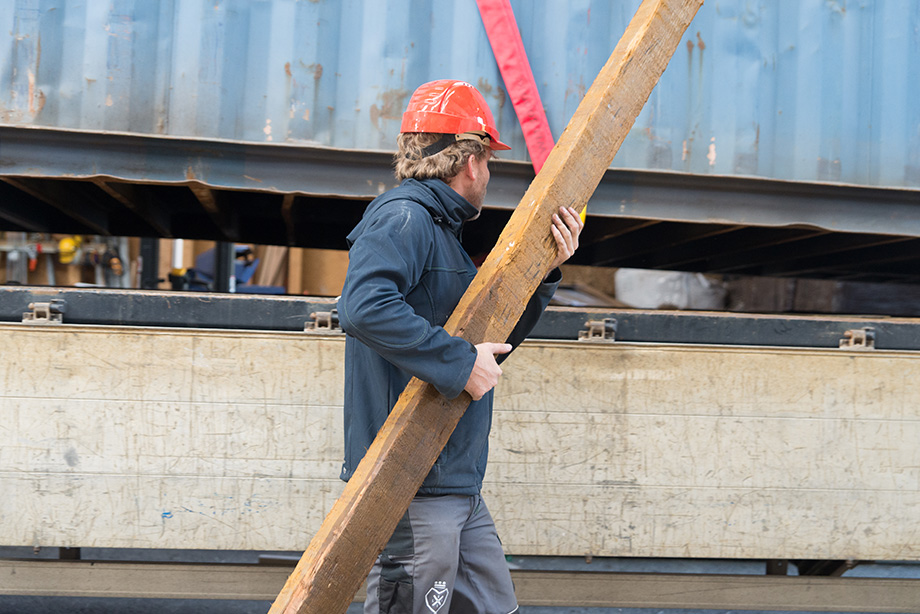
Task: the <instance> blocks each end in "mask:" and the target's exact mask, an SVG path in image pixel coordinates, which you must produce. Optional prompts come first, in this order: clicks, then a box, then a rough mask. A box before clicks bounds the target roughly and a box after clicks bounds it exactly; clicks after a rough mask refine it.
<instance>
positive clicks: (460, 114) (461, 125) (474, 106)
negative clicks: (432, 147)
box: [399, 79, 511, 150]
mask: <svg viewBox="0 0 920 614" xmlns="http://www.w3.org/2000/svg"><path fill="white" fill-rule="evenodd" d="M399 131H400V132H433V133H438V134H463V133H464V132H485V133H486V134H487V135H489V139H490V141H491V142H490V143H489V147H490V148H491V149H496V150H501V149H511V147H509V146H508V145H505V144H504V143H502V142H501V141H499V140H498V130H496V129H495V120H494V119H492V111H490V110H489V105H488V104H486V100H485V98H483V97H482V94H480V93H479V90H477V89H476V88H475V87H473V86H472V85H470V84H469V83H466V82H464V81H454V80H453V79H441V80H439V81H431V82H430V83H425V84H424V85H420V86H419V88H418V89H417V90H415V92H413V94H412V98H410V99H409V104H408V106H407V107H406V112H405V113H403V118H402V126H400V128H399Z"/></svg>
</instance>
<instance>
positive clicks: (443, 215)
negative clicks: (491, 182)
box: [402, 179, 479, 235]
mask: <svg viewBox="0 0 920 614" xmlns="http://www.w3.org/2000/svg"><path fill="white" fill-rule="evenodd" d="M402 185H403V186H406V187H410V188H414V189H418V190H423V191H425V192H428V193H429V194H430V195H431V196H432V197H433V198H426V199H424V200H422V201H421V204H422V205H424V206H425V208H426V209H428V211H429V212H430V213H431V216H432V218H434V221H435V222H436V223H438V224H443V225H445V226H447V227H448V228H450V229H451V231H453V233H454V234H457V235H459V234H460V231H461V230H462V229H463V224H464V223H465V222H466V221H467V220H469V219H470V218H472V217H475V216H476V214H477V213H479V211H477V210H476V207H474V206H473V205H472V204H470V201H468V200H467V199H465V198H463V197H462V196H460V194H458V193H457V192H456V191H455V190H454V189H453V188H452V187H450V186H449V185H447V184H446V183H444V182H443V181H441V180H440V179H422V180H421V181H418V180H416V179H406V180H405V181H403V182H402Z"/></svg>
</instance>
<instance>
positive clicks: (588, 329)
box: [578, 318, 617, 341]
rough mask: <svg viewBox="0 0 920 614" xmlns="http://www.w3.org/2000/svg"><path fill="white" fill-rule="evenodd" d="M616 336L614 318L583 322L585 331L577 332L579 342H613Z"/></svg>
mask: <svg viewBox="0 0 920 614" xmlns="http://www.w3.org/2000/svg"><path fill="white" fill-rule="evenodd" d="M616 336H617V321H616V318H604V319H603V320H589V321H587V322H585V330H580V331H578V340H579V341H615V340H616Z"/></svg>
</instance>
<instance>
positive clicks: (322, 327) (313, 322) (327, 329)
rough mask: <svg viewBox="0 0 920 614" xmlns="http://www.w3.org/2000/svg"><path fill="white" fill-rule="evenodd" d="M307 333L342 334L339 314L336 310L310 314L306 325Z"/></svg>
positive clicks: (305, 330)
mask: <svg viewBox="0 0 920 614" xmlns="http://www.w3.org/2000/svg"><path fill="white" fill-rule="evenodd" d="M303 330H304V332H305V333H317V334H328V333H334V332H341V330H342V327H341V326H339V312H338V310H336V309H333V310H332V311H314V312H313V313H311V314H310V319H309V320H308V321H307V322H306V323H305V324H304V327H303Z"/></svg>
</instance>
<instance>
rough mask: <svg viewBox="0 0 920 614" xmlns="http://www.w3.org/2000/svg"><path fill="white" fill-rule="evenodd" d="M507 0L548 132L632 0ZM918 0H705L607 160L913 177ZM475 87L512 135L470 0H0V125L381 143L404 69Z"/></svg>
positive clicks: (521, 151)
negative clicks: (424, 0)
mask: <svg viewBox="0 0 920 614" xmlns="http://www.w3.org/2000/svg"><path fill="white" fill-rule="evenodd" d="M512 5H513V8H514V10H515V13H516V16H517V20H518V23H519V27H520V29H521V34H522V38H523V42H524V46H525V49H526V50H527V53H528V55H529V58H530V62H531V65H532V67H533V72H534V76H535V79H536V83H537V86H538V88H539V90H540V95H541V97H542V99H543V102H544V105H545V107H546V111H547V115H548V118H549V122H550V126H551V129H552V131H553V134H554V135H555V136H556V137H557V138H558V135H559V134H560V132H561V131H562V130H563V128H564V127H565V125H566V124H567V122H568V120H569V119H570V118H571V116H572V114H573V113H574V111H575V108H576V106H577V105H578V103H579V101H580V99H581V97H582V96H583V94H584V92H585V91H586V89H587V88H588V86H589V85H590V84H591V82H592V81H593V79H594V77H595V75H596V74H597V72H598V70H599V69H600V67H601V65H602V64H603V63H604V61H606V59H607V57H608V56H609V54H610V51H611V50H612V49H613V47H614V45H615V44H616V42H617V41H618V39H619V37H620V35H621V34H622V33H623V31H624V30H625V28H626V25H627V23H628V22H629V20H630V19H631V17H632V15H633V14H634V12H635V10H636V8H637V7H638V5H639V0H628V1H623V2H615V3H614V2H609V0H578V1H565V2H563V1H561V0H560V1H550V0H545V1H542V2H533V1H531V0H516V1H514V2H513V3H512ZM918 29H920V3H917V2H913V1H911V0H893V1H891V2H857V1H853V0H777V1H775V2H773V1H769V2H768V1H765V0H761V1H756V0H708V1H707V2H706V3H705V4H704V6H703V8H702V9H701V10H700V11H699V13H698V15H697V17H696V19H695V20H694V22H693V23H692V24H691V26H690V29H689V30H688V32H687V35H686V36H685V39H686V40H685V41H684V42H683V43H682V44H681V45H680V47H679V48H678V51H677V53H676V54H675V56H674V57H673V59H672V61H671V63H670V65H669V67H668V69H667V70H666V71H665V73H664V75H663V76H662V78H661V81H660V82H659V84H658V86H657V87H656V88H655V90H654V91H653V93H652V95H651V97H650V98H649V100H648V103H647V104H646V106H645V109H644V110H643V111H642V113H641V114H640V116H639V118H638V119H637V121H636V123H635V125H634V127H633V129H632V131H631V133H630V135H629V137H628V138H627V139H626V141H625V142H624V144H623V146H622V147H621V149H620V152H619V154H618V155H617V158H616V159H615V160H614V164H613V166H614V167H617V168H631V169H637V170H663V171H673V172H679V173H690V174H696V175H712V176H722V175H731V176H751V177H762V178H771V179H782V180H792V181H803V182H831V183H843V184H855V185H869V186H881V187H920V105H918V104H917V103H916V101H917V100H918V99H920V36H918V34H917V32H918ZM443 77H452V78H459V79H464V80H467V81H470V82H471V83H473V84H475V85H476V86H477V87H479V88H480V89H481V90H482V91H483V93H484V94H485V95H486V98H487V100H488V101H489V103H490V105H492V107H493V110H494V111H495V114H496V119H497V123H498V128H499V130H500V131H501V133H502V135H503V137H504V136H507V139H508V141H509V143H510V144H511V145H512V146H513V147H514V149H513V150H512V151H511V152H509V154H507V156H505V157H508V158H511V159H519V160H525V159H526V155H527V154H526V148H525V146H524V139H523V135H522V133H521V130H520V127H519V125H518V123H517V119H516V118H515V116H514V112H513V109H512V107H511V105H510V104H508V100H507V99H506V93H505V88H504V86H503V84H502V81H501V77H500V75H499V73H498V69H497V68H496V66H495V61H494V58H493V56H492V52H491V49H490V47H489V44H488V40H487V38H486V36H485V31H484V29H483V26H482V23H481V21H480V19H479V15H478V12H477V10H476V6H475V3H474V2H472V0H469V1H464V2H454V1H453V0H435V1H433V2H430V3H417V2H410V1H409V0H386V1H381V0H349V1H343V2H331V1H323V0H317V1H307V0H259V1H249V0H183V1H174V0H159V1H157V0H119V1H117V2H93V1H82V2H81V1H77V0H42V1H41V2H39V1H38V0H8V1H7V2H5V3H3V5H2V6H0V123H3V124H6V125H14V126H46V127H57V128H68V129H77V130H94V131H100V130H104V131H117V132H129V133H139V134H157V135H168V136H185V137H196V138H204V139H222V140H231V141H244V142H258V143H273V144H278V143H288V144H301V145H318V146H324V147H335V148H341V149H354V150H378V151H379V150H382V151H389V150H392V148H393V146H394V145H393V143H394V140H395V136H396V133H397V131H398V127H399V117H400V114H401V111H402V109H403V107H404V105H405V103H406V100H407V99H408V95H409V93H410V92H411V91H412V90H413V89H414V88H415V87H416V86H417V85H419V84H420V83H423V82H425V81H429V80H432V79H435V78H443Z"/></svg>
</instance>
